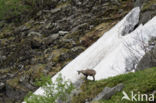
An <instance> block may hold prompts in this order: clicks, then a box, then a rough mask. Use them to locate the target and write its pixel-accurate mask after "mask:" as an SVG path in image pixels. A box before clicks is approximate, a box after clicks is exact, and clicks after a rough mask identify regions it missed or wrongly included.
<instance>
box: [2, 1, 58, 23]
mask: <svg viewBox="0 0 156 103" xmlns="http://www.w3.org/2000/svg"><path fill="white" fill-rule="evenodd" d="M58 1H59V0H58ZM56 5H57V1H55V0H0V20H9V21H10V20H13V21H19V20H20V19H23V18H25V16H28V15H31V14H32V13H34V12H37V11H39V10H41V9H43V8H49V7H55V6H56ZM24 14H27V15H24ZM22 15H24V16H23V17H22Z"/></svg>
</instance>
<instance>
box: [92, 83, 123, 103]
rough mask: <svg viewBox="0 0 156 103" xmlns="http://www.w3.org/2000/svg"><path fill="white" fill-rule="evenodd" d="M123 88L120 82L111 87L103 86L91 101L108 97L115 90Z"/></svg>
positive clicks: (118, 90)
mask: <svg viewBox="0 0 156 103" xmlns="http://www.w3.org/2000/svg"><path fill="white" fill-rule="evenodd" d="M123 88H124V85H123V84H122V83H120V84H118V85H117V86H115V87H113V88H109V87H105V88H104V90H103V91H102V92H101V93H99V94H98V95H97V96H96V97H95V98H94V99H93V100H92V101H98V100H100V99H110V98H111V97H112V96H113V95H114V94H115V93H116V92H120V91H121V90H122V89H123Z"/></svg>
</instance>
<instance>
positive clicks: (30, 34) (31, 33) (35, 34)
mask: <svg viewBox="0 0 156 103" xmlns="http://www.w3.org/2000/svg"><path fill="white" fill-rule="evenodd" d="M28 36H42V34H40V33H38V32H34V31H32V32H30V33H29V34H28Z"/></svg>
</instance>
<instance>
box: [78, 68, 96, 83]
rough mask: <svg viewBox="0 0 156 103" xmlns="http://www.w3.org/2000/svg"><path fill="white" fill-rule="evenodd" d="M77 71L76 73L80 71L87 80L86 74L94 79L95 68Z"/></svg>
mask: <svg viewBox="0 0 156 103" xmlns="http://www.w3.org/2000/svg"><path fill="white" fill-rule="evenodd" d="M77 72H78V74H80V73H82V74H83V75H84V76H85V77H86V80H87V77H88V76H92V77H93V80H94V81H95V74H96V71H95V70H93V69H86V70H79V71H77Z"/></svg>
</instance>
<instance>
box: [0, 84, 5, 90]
mask: <svg viewBox="0 0 156 103" xmlns="http://www.w3.org/2000/svg"><path fill="white" fill-rule="evenodd" d="M4 87H5V84H4V83H3V82H0V91H1V90H2V89H4Z"/></svg>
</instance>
